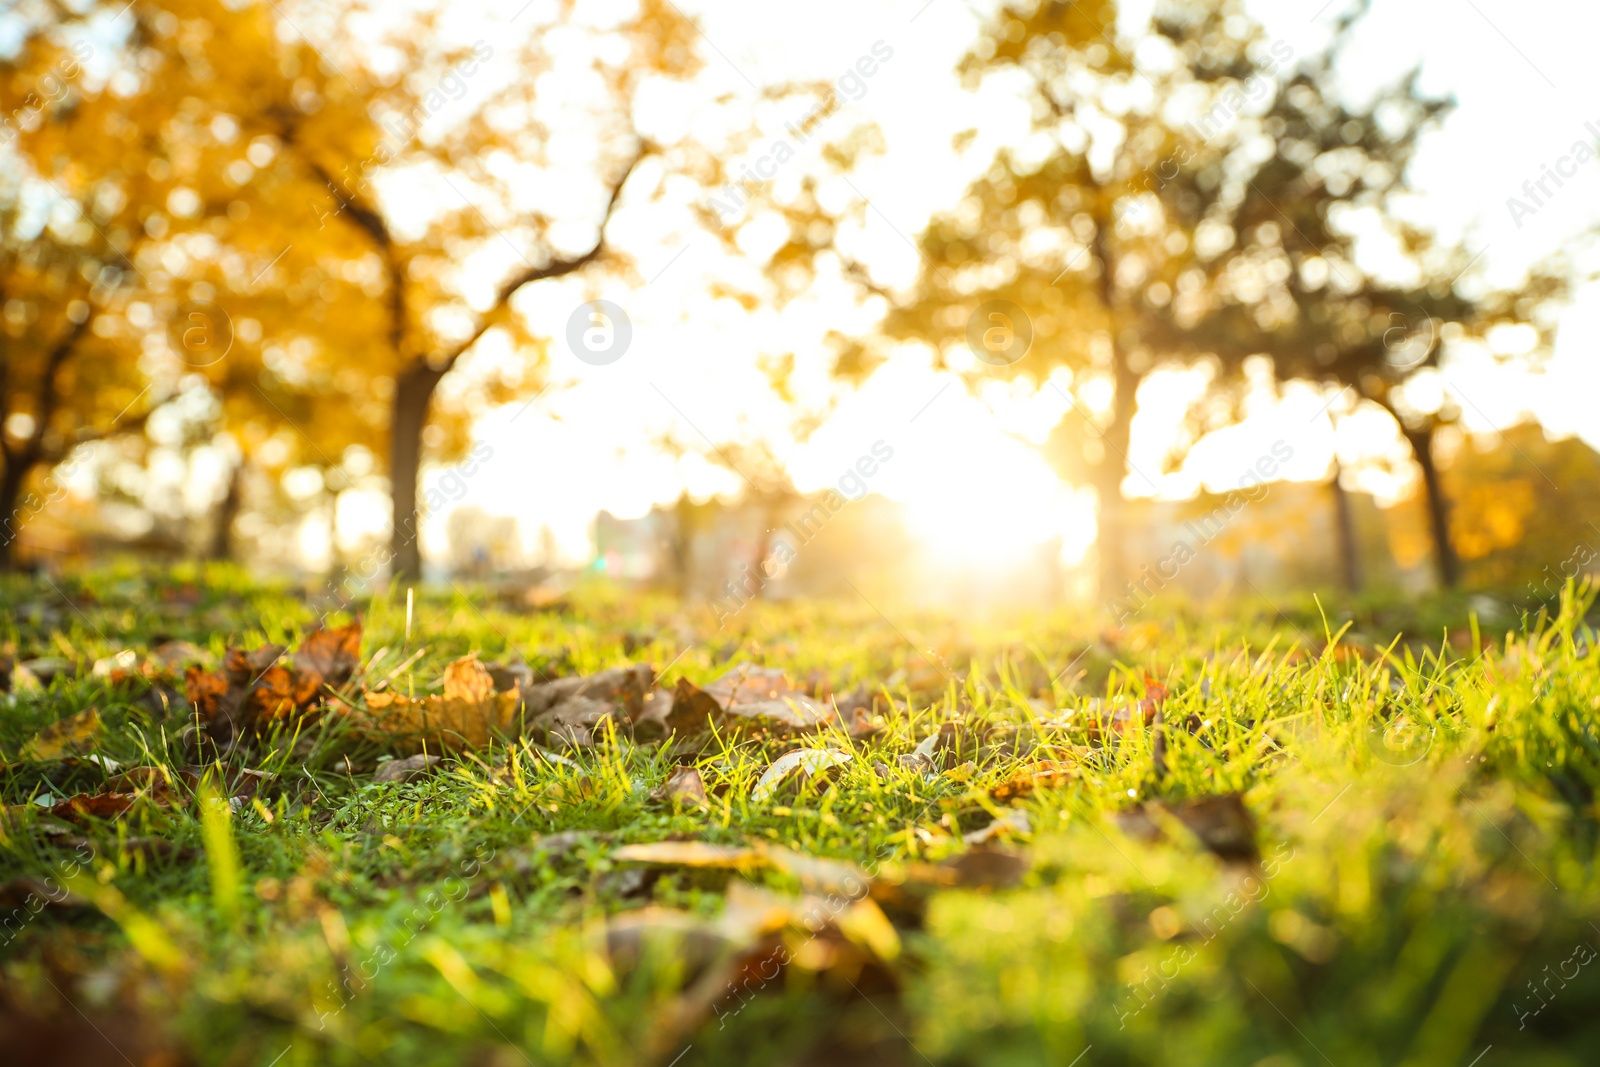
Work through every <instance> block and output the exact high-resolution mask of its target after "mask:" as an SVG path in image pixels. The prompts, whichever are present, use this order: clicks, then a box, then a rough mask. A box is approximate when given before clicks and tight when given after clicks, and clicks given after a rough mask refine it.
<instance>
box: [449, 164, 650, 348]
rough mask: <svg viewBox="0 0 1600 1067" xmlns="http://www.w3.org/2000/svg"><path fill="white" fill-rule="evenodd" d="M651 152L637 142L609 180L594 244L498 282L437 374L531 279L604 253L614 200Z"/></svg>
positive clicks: (560, 273)
mask: <svg viewBox="0 0 1600 1067" xmlns="http://www.w3.org/2000/svg"><path fill="white" fill-rule="evenodd" d="M652 151H653V149H652V147H651V146H650V145H649V144H648V143H641V144H640V147H639V151H638V152H636V153H634V156H633V158H632V159H630V160H629V161H628V165H627V166H626V167H624V168H623V169H622V173H621V174H620V175H618V177H617V179H616V181H614V182H613V183H612V185H611V194H610V196H608V197H607V198H606V210H605V214H603V215H602V216H601V217H600V234H599V236H598V237H596V238H595V242H594V247H592V248H590V249H589V250H588V251H587V252H584V253H582V254H580V255H577V256H572V257H569V258H566V259H555V260H551V261H550V262H549V263H546V264H545V265H544V266H542V267H529V268H528V269H527V270H525V271H523V272H522V273H521V274H517V275H513V276H512V277H511V278H509V279H507V280H506V281H505V282H504V283H502V284H501V286H500V291H499V292H498V293H497V294H496V295H495V300H494V303H493V304H491V305H490V306H489V309H488V310H487V311H485V312H484V313H483V314H482V315H480V316H478V322H477V324H476V325H475V326H474V327H473V330H472V333H471V335H470V336H468V337H467V339H466V340H465V341H462V342H461V343H460V344H458V345H456V346H455V348H453V349H451V350H450V353H449V355H447V356H445V357H444V359H443V361H442V362H441V363H440V364H439V369H440V371H441V373H443V372H445V371H448V370H449V369H450V368H451V367H452V366H454V365H455V362H456V360H458V359H460V358H461V357H462V356H463V355H465V354H466V353H467V351H468V350H469V349H471V348H472V346H473V345H475V344H477V343H478V340H479V339H480V338H481V337H482V336H483V335H484V334H485V333H487V332H488V331H489V327H490V326H491V325H493V324H494V321H495V318H496V316H498V314H499V313H500V312H501V311H503V310H504V309H505V308H506V306H507V305H508V304H510V302H511V298H512V297H513V296H515V295H516V294H517V291H518V290H520V289H521V288H522V287H523V286H525V285H532V284H533V283H534V282H541V281H545V280H547V279H549V278H560V277H564V276H566V275H568V274H573V273H576V272H577V271H580V270H582V269H583V268H584V267H587V266H588V265H589V264H591V263H593V262H595V261H596V260H598V259H600V258H601V257H602V256H603V255H604V254H605V248H606V226H607V225H608V224H609V223H610V222H611V216H612V215H613V214H614V213H615V212H616V209H617V201H618V200H619V199H620V198H621V196H622V187H623V186H624V185H626V184H628V179H629V178H630V177H632V176H633V172H634V169H635V168H636V167H638V165H639V163H640V162H641V161H642V160H643V159H644V157H645V156H647V155H649V154H650V153H651V152H652Z"/></svg>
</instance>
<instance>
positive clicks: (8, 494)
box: [0, 457, 28, 571]
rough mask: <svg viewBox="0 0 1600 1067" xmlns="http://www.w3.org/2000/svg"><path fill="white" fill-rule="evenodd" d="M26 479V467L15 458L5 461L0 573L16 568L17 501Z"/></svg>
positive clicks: (1, 489)
mask: <svg viewBox="0 0 1600 1067" xmlns="http://www.w3.org/2000/svg"><path fill="white" fill-rule="evenodd" d="M27 477H28V469H27V467H25V466H23V465H22V464H21V463H20V462H18V461H17V460H16V458H15V457H11V458H10V459H8V460H7V461H6V468H5V473H4V474H0V571H11V570H15V569H16V566H17V533H18V531H19V530H20V529H21V527H22V513H21V512H20V511H19V510H18V509H17V501H19V500H21V499H22V486H23V483H24V482H25V481H26V480H27Z"/></svg>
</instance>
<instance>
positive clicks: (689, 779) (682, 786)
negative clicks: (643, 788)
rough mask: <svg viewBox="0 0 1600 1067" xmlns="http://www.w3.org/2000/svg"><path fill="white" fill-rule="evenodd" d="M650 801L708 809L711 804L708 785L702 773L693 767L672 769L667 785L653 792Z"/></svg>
mask: <svg viewBox="0 0 1600 1067" xmlns="http://www.w3.org/2000/svg"><path fill="white" fill-rule="evenodd" d="M650 799H651V800H669V801H672V802H673V803H675V804H682V805H684V806H685V807H698V808H704V807H707V806H709V803H710V802H709V801H708V800H707V799H706V784H705V782H704V780H702V779H701V777H700V772H699V771H698V770H696V769H695V768H693V767H684V766H678V767H674V768H672V773H671V774H669V775H668V776H667V780H666V783H665V784H663V785H662V786H661V788H660V789H657V790H655V791H654V792H652V793H651V794H650Z"/></svg>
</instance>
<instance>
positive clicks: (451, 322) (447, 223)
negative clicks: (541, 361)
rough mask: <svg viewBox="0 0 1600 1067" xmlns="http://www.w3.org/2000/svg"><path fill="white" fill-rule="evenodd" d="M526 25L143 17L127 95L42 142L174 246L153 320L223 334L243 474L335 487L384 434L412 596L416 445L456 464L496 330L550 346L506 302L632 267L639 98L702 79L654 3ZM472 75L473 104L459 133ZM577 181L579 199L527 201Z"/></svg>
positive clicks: (387, 18)
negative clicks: (465, 367)
mask: <svg viewBox="0 0 1600 1067" xmlns="http://www.w3.org/2000/svg"><path fill="white" fill-rule="evenodd" d="M100 7H101V9H103V13H106V14H114V13H116V12H117V11H119V10H120V9H121V8H122V5H121V4H109V3H108V4H104V5H100ZM94 13H95V12H94V11H93V10H91V12H90V14H94ZM87 17H88V16H85V18H87ZM523 17H524V19H525V22H526V24H527V28H526V29H525V30H522V31H519V33H520V36H521V37H523V38H525V39H518V37H511V38H510V39H509V40H499V39H497V40H496V41H494V42H492V43H491V42H487V41H482V40H479V41H471V42H467V41H458V40H454V39H452V37H451V36H450V34H449V33H448V32H446V27H445V26H444V25H442V24H441V21H440V16H439V13H437V12H421V13H415V14H413V13H409V12H408V13H396V12H394V11H392V10H386V9H383V8H379V7H368V6H366V5H363V4H359V3H352V4H349V5H347V6H345V7H342V8H340V9H339V10H338V11H337V12H335V13H334V23H333V26H332V28H331V29H330V30H328V32H327V34H326V36H325V37H323V39H321V40H320V41H319V42H318V45H319V47H320V49H321V51H320V53H319V47H313V45H312V44H311V43H310V42H308V41H306V40H305V39H304V38H303V37H301V36H300V35H299V34H298V32H297V31H295V29H294V25H295V24H296V20H293V19H291V18H289V17H288V16H287V15H285V14H283V13H282V12H281V9H280V8H279V6H278V5H252V6H248V7H242V8H238V9H235V8H234V7H233V6H231V5H228V4H225V3H222V2H220V0H150V2H146V0H136V2H135V3H134V4H133V5H132V6H131V8H129V9H128V10H127V14H126V18H125V20H124V21H125V23H126V25H127V26H128V27H129V28H128V29H127V31H126V37H125V38H124V39H123V41H122V43H121V47H120V50H119V52H120V54H119V55H118V56H116V57H115V59H116V61H117V62H119V63H120V64H121V69H122V72H123V74H125V75H126V76H127V77H125V78H123V79H122V81H120V82H117V81H109V80H108V81H106V82H104V83H103V84H95V85H84V86H82V87H81V88H80V89H79V91H78V96H77V99H76V100H75V101H74V107H73V108H72V110H71V112H70V113H69V114H66V115H64V116H62V118H63V120H64V121H62V122H60V123H57V124H55V125H54V126H53V127H52V128H51V132H50V133H49V134H48V137H47V136H46V134H45V133H44V131H43V130H42V129H41V131H39V132H37V133H35V134H34V135H33V140H34V141H35V142H36V143H35V144H34V145H33V146H32V147H31V149H30V151H31V152H32V155H33V157H34V159H35V162H36V164H40V165H41V173H43V172H44V171H45V170H47V169H53V170H54V171H55V172H56V174H57V184H58V185H61V186H62V187H63V188H65V189H67V191H68V192H69V193H77V194H79V195H81V196H83V197H84V198H87V194H88V193H89V192H92V191H95V190H102V191H103V190H106V189H111V190H114V191H115V194H116V197H117V198H118V200H119V202H120V203H122V204H124V205H126V210H127V211H128V212H130V213H134V214H135V216H136V218H137V219H138V220H139V221H141V222H142V223H143V228H144V230H145V231H146V233H147V235H149V236H150V237H151V238H152V239H153V240H154V241H155V242H158V243H159V245H160V247H159V248H158V249H155V250H153V252H152V256H153V257H159V263H158V264H156V265H157V266H159V268H160V269H158V270H155V271H150V270H146V271H143V272H142V276H141V279H140V284H141V287H142V288H143V289H144V290H146V292H145V293H144V294H141V295H142V296H143V297H144V298H145V300H146V303H147V310H153V312H154V315H155V317H156V319H157V321H161V322H170V321H173V318H174V317H175V316H177V317H178V318H179V321H181V316H182V314H184V313H185V312H184V305H185V304H186V303H187V302H193V301H203V302H204V304H205V307H204V309H203V310H204V313H205V314H206V316H207V327H208V328H214V329H216V330H219V331H226V332H227V334H228V335H229V337H228V339H229V340H230V341H231V345H230V346H229V347H228V351H227V355H226V358H220V359H218V360H216V361H215V362H213V363H207V364H206V365H205V366H196V367H193V368H191V369H192V371H193V372H197V373H201V374H203V375H205V377H206V378H207V380H208V381H210V382H211V383H212V384H213V385H214V386H215V387H216V388H217V389H218V390H219V392H220V393H221V394H222V395H223V396H224V398H225V408H226V415H225V423H226V425H227V426H228V428H229V430H230V432H231V433H232V434H233V435H234V436H235V438H236V439H238V440H239V441H240V445H241V449H242V450H243V451H244V453H245V455H246V457H247V459H249V458H253V457H254V456H255V454H256V453H257V452H258V451H260V450H262V449H266V450H267V452H268V453H269V456H268V458H269V459H271V460H272V461H273V462H274V463H275V464H276V465H277V466H278V467H280V468H281V467H283V466H284V465H285V464H287V463H294V462H298V463H310V464H312V465H316V466H322V467H324V468H329V469H331V468H333V467H336V466H337V465H338V464H339V461H340V460H339V457H340V455H341V453H342V452H343V451H344V449H345V448H346V447H348V446H349V445H350V444H355V443H363V442H368V441H371V440H372V439H373V438H374V437H375V436H377V435H381V434H385V433H386V434H387V437H388V448H387V456H386V458H387V460H388V465H389V475H390V484H391V491H392V495H393V501H394V521H393V535H392V542H391V556H392V558H391V561H390V562H391V565H392V569H393V572H394V573H396V574H398V575H402V576H414V575H416V574H417V573H418V571H419V568H420V562H421V561H420V548H419V545H418V543H417V526H418V514H417V511H418V509H417V475H418V471H419V467H420V464H421V461H422V457H423V453H424V448H425V445H426V446H428V447H432V448H434V449H435V450H436V454H438V455H440V456H441V457H442V456H447V455H448V454H449V453H450V451H451V450H452V449H455V448H459V447H460V446H461V445H463V444H464V443H465V436H466V435H465V428H466V426H467V423H468V419H467V416H468V412H467V411H466V410H465V409H464V408H462V409H459V410H454V411H441V410H439V407H438V405H436V404H435V403H434V400H435V397H436V393H437V390H438V387H439V384H440V382H441V381H442V380H443V379H444V378H445V376H446V375H447V374H449V373H450V372H451V371H452V370H453V369H455V368H457V367H458V366H459V365H460V364H461V363H462V361H463V360H464V359H465V358H466V357H467V356H468V354H469V353H471V352H472V351H473V350H474V348H475V347H476V346H478V345H479V343H480V342H481V341H482V340H483V338H484V337H485V336H486V335H488V334H490V333H492V332H497V333H502V334H504V335H506V336H507V338H508V339H509V341H510V343H511V346H512V347H513V349H515V350H517V351H519V352H520V353H522V354H523V355H524V357H526V356H527V355H530V354H531V355H533V356H537V355H538V354H540V353H542V352H543V351H544V350H545V349H546V347H547V346H548V344H549V339H548V338H543V337H534V336H531V335H530V334H529V333H528V331H527V330H526V328H525V327H524V325H523V324H522V322H521V320H520V318H519V316H518V315H517V314H516V312H515V309H514V307H513V303H514V300H515V298H516V297H517V296H518V294H519V293H521V292H522V291H523V290H524V289H525V288H526V287H527V286H529V285H532V284H533V283H535V282H539V281H543V280H547V279H553V278H559V277H563V276H568V275H576V274H579V273H580V272H583V271H586V270H588V269H589V268H591V267H596V266H600V265H603V264H609V265H612V266H618V265H619V264H620V260H618V259H617V258H616V257H613V256H612V255H610V253H609V249H608V247H607V245H606V242H605V231H606V225H607V223H608V222H609V220H610V219H611V216H612V214H613V213H614V211H615V210H616V208H617V207H618V205H619V203H620V202H621V200H622V199H623V189H624V186H625V185H627V184H628V181H629V179H630V177H633V176H634V175H635V174H636V172H637V168H638V165H639V163H640V161H641V160H642V159H643V158H644V157H645V156H646V155H647V154H648V153H649V152H650V151H651V149H652V146H650V145H648V144H647V143H645V142H644V141H643V139H642V138H640V137H639V136H638V135H637V134H636V133H635V132H634V130H633V122H632V115H631V107H632V103H633V100H634V98H635V96H636V95H637V93H638V91H639V88H640V86H641V85H645V84H648V83H649V82H650V79H652V78H655V77H678V76H682V75H684V74H687V73H689V72H691V71H693V70H694V69H696V66H697V63H698V60H697V58H696V56H695V53H694V51H693V48H692V44H693V31H692V29H691V28H690V26H689V24H688V23H687V22H685V21H684V20H683V18H682V17H681V16H679V15H678V14H677V13H676V9H674V8H673V7H672V6H671V5H670V4H662V3H658V2H655V0H645V2H643V3H642V4H641V5H640V7H639V8H638V10H637V11H636V12H634V13H632V14H624V15H621V16H618V15H616V14H615V13H609V12H607V11H594V12H586V10H584V9H581V8H574V9H570V10H569V9H567V8H563V9H562V10H561V11H560V12H559V13H558V14H557V15H556V16H554V17H553V18H552V19H551V20H550V21H548V22H545V23H541V24H537V25H535V24H534V19H535V14H534V13H532V12H530V13H528V14H527V15H525V16H523ZM58 31H59V28H58ZM50 36H51V35H48V34H40V35H39V41H40V42H41V44H40V47H41V48H42V47H43V45H42V42H43V41H45V40H47V39H49V38H50ZM55 36H59V32H57V33H56V34H55ZM619 46H620V47H619ZM491 60H493V62H494V63H495V64H498V67H499V70H500V75H499V76H491V75H489V74H486V73H485V71H486V70H488V69H489V67H490V61H491ZM557 70H559V71H561V73H562V74H563V76H566V77H577V78H587V79H593V81H594V84H593V85H589V86H587V88H589V89H592V90H593V92H592V93H589V94H587V95H586V99H587V100H588V101H589V102H590V106H588V107H587V109H586V110H584V111H583V112H582V113H581V114H579V113H575V112H574V111H573V109H571V108H570V107H569V108H567V110H566V111H564V112H563V111H562V105H561V104H560V103H559V100H558V94H555V93H551V94H548V96H549V98H550V99H552V100H556V101H557V102H554V103H546V102H545V101H546V97H547V94H544V93H541V92H536V87H537V86H538V84H539V82H540V79H541V78H542V77H544V76H546V75H549V74H551V72H553V71H557ZM474 78H476V79H478V81H479V83H480V84H481V85H482V86H483V87H484V88H483V90H482V91H481V92H479V93H478V97H479V99H478V102H477V104H476V106H475V107H473V108H472V109H471V113H470V114H468V115H466V116H464V117H461V118H459V119H456V120H454V121H450V122H448V123H446V121H445V119H444V118H441V117H440V116H441V115H442V114H443V112H444V111H445V109H446V108H447V107H448V106H450V105H452V104H453V103H454V102H456V101H460V100H464V99H466V98H467V97H468V96H469V95H470V93H469V90H470V89H471V84H470V83H471V82H472V81H473V79H474ZM130 79H132V80H133V83H134V84H135V85H136V86H137V92H136V94H135V97H136V99H135V100H134V102H133V105H132V106H130V104H129V101H128V99H127V94H128V89H129V85H128V84H127V82H128V81H129V80H130ZM463 106H465V105H463ZM575 129H576V131H578V132H581V133H582V134H583V135H584V137H583V138H582V140H583V141H584V142H585V143H584V144H583V145H582V150H581V151H575V150H574V143H573V142H572V141H571V140H570V138H571V136H572V135H573V133H574V131H575ZM556 133H560V134H561V135H563V136H564V137H567V138H569V139H568V140H561V141H558V140H557V139H556V137H555V134H556ZM45 141H48V143H44V142H45ZM96 146H104V147H102V148H97V147H96ZM130 147H131V148H135V149H136V150H135V151H132V152H130V151H129V149H130ZM152 159H154V160H157V161H159V162H158V163H156V164H155V165H151V161H152ZM141 168H143V171H141ZM150 174H160V175H161V176H162V180H161V183H160V184H159V186H151V185H149V184H146V183H145V178H146V176H147V175H150ZM583 175H587V180H588V181H589V183H590V191H591V195H590V196H588V197H583V196H578V195H564V196H562V197H561V198H560V199H559V200H557V199H555V198H553V197H552V195H551V194H549V193H546V194H545V200H544V202H542V203H541V202H538V201H537V200H536V199H535V198H533V197H530V196H529V195H528V191H529V190H530V189H548V188H555V187H559V186H560V185H561V184H562V183H563V182H567V183H570V182H572V181H573V180H575V179H577V178H579V177H581V176H583ZM150 180H151V181H154V179H150ZM175 195H176V199H175V198H174V197H175ZM579 219H584V220H587V221H588V223H589V226H590V229H591V237H590V238H589V240H588V241H587V242H586V243H585V242H579V243H577V244H574V243H572V240H571V238H570V237H569V236H566V235H563V234H561V233H560V230H561V227H562V226H563V225H566V226H569V227H570V226H571V225H572V224H573V223H574V221H576V220H579ZM152 230H155V231H158V232H153V233H152V232H151V231H152ZM172 249H177V250H178V251H179V252H181V253H182V255H181V256H177V257H175V256H173V255H172V253H171V250H172ZM495 276H498V280H497V281H496V282H492V283H486V281H485V279H486V278H490V277H495ZM180 335H181V331H180ZM193 362H198V361H193ZM522 362H523V363H524V364H525V363H526V362H527V361H526V358H524V359H523V361H522ZM535 378H536V375H534V374H530V373H527V368H526V366H519V367H514V368H512V369H510V370H508V371H505V372H503V373H501V374H500V375H498V376H495V377H493V378H491V379H490V380H487V381H484V382H482V383H480V385H479V388H478V390H477V392H478V395H479V396H480V397H481V398H483V399H486V400H489V401H495V400H506V399H510V398H511V397H513V396H515V395H516V393H517V392H518V391H519V390H522V389H525V388H526V387H527V386H528V385H530V384H531V383H532V382H533V380H534V379H535ZM425 431H427V432H426V433H425ZM289 438H292V440H288V439H289ZM286 456H289V457H292V458H287V459H286V458H285V457H286Z"/></svg>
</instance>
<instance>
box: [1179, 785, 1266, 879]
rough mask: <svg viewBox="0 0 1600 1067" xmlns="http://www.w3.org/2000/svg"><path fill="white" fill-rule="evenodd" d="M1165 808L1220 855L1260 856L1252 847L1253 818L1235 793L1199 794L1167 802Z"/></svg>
mask: <svg viewBox="0 0 1600 1067" xmlns="http://www.w3.org/2000/svg"><path fill="white" fill-rule="evenodd" d="M1167 810H1168V811H1170V812H1171V813H1172V814H1173V815H1175V816H1177V818H1178V821H1179V822H1181V823H1183V825H1184V826H1186V827H1188V829H1189V831H1190V832H1191V833H1192V834H1194V835H1195V836H1196V837H1198V838H1199V839H1200V842H1201V843H1202V844H1203V845H1205V846H1206V848H1208V849H1210V850H1211V851H1212V852H1214V853H1215V854H1216V855H1217V856H1219V857H1221V858H1222V859H1224V860H1229V861H1231V862H1238V863H1253V862H1255V861H1257V860H1259V859H1260V858H1261V853H1260V851H1259V850H1258V849H1257V847H1256V820H1255V818H1254V817H1253V816H1252V815H1251V814H1250V809H1249V808H1247V807H1245V805H1244V798H1242V797H1241V796H1239V794H1237V793H1227V794H1224V795H1222V796H1214V797H1201V798H1200V799H1198V800H1191V801H1187V802H1185V803H1182V804H1177V805H1168V806H1167Z"/></svg>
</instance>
